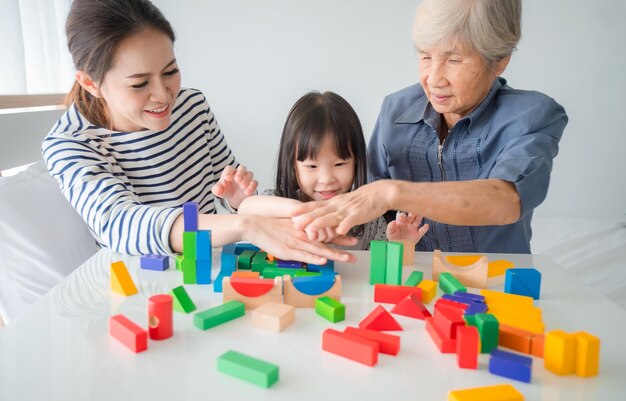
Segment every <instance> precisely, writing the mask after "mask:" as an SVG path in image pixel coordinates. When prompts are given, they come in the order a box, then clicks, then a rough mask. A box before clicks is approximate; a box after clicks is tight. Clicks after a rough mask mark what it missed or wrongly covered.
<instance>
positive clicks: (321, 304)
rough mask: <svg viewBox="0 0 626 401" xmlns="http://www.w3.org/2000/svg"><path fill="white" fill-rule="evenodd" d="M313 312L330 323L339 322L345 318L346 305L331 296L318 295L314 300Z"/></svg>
mask: <svg viewBox="0 0 626 401" xmlns="http://www.w3.org/2000/svg"><path fill="white" fill-rule="evenodd" d="M315 313H317V314H318V315H320V316H321V317H323V318H324V319H326V320H328V321H329V322H332V323H337V322H341V321H342V320H345V318H346V307H345V306H344V304H342V303H341V302H339V301H337V300H336V299H334V298H331V297H320V298H317V299H316V300H315Z"/></svg>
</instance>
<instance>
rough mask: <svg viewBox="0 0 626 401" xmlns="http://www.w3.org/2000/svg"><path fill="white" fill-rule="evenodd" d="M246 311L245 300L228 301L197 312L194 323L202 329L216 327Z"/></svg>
mask: <svg viewBox="0 0 626 401" xmlns="http://www.w3.org/2000/svg"><path fill="white" fill-rule="evenodd" d="M245 313H246V306H245V305H244V304H243V302H239V301H228V302H224V303H223V304H221V305H218V306H215V307H213V308H210V309H207V310H205V311H202V312H198V313H196V314H195V315H194V316H193V325H194V326H196V327H197V328H199V329H200V330H207V329H210V328H211V327H215V326H218V325H220V324H223V323H226V322H229V321H231V320H233V319H236V318H238V317H241V316H243V315H244V314H245Z"/></svg>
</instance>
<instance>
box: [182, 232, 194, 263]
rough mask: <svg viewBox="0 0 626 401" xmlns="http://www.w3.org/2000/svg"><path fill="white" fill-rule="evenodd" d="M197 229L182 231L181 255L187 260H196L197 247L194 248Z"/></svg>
mask: <svg viewBox="0 0 626 401" xmlns="http://www.w3.org/2000/svg"><path fill="white" fill-rule="evenodd" d="M197 235H198V232H197V231H185V232H183V257H184V258H185V259H189V260H196V257H197V256H198V254H197V252H198V249H197V248H196V236H197Z"/></svg>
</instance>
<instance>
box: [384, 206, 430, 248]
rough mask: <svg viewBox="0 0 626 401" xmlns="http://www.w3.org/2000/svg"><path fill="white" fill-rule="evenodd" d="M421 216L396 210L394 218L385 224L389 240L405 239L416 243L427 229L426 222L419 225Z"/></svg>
mask: <svg viewBox="0 0 626 401" xmlns="http://www.w3.org/2000/svg"><path fill="white" fill-rule="evenodd" d="M421 223H422V218H421V217H419V216H416V215H414V214H413V213H408V214H407V213H402V212H398V214H397V215H396V219H395V220H393V221H391V222H389V224H387V239H388V240H389V241H406V242H411V243H413V244H417V243H418V242H419V240H420V239H422V237H423V236H424V234H426V232H427V231H428V228H429V226H428V224H424V225H422V226H421V227H420V224H421Z"/></svg>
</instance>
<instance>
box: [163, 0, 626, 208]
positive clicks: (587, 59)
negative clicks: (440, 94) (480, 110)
mask: <svg viewBox="0 0 626 401" xmlns="http://www.w3.org/2000/svg"><path fill="white" fill-rule="evenodd" d="M154 2H155V3H156V4H157V5H158V6H159V7H160V8H161V9H162V11H163V12H164V13H165V15H166V16H167V17H168V18H169V19H170V21H171V22H172V24H173V25H174V28H175V30H176V32H177V35H178V40H177V43H176V53H177V58H178V61H179V65H180V67H181V70H182V74H183V85H185V86H190V87H195V88H198V89H201V90H202V91H203V92H204V93H205V94H206V95H207V97H208V99H209V102H210V103H211V105H212V107H213V109H214V111H215V113H216V115H217V118H218V121H219V122H220V124H221V126H222V130H223V131H224V133H225V134H226V136H227V138H228V141H229V143H230V145H231V147H232V148H233V149H234V151H235V153H236V155H237V156H238V158H239V160H240V161H241V162H243V163H244V164H246V165H248V166H249V167H250V168H251V169H252V170H254V171H255V173H256V175H257V177H258V178H259V180H260V183H261V187H263V188H265V187H268V186H271V185H272V179H273V178H272V177H273V174H274V165H275V161H276V154H277V148H278V142H279V138H280V133H281V129H282V125H283V123H284V119H285V117H286V114H287V112H288V111H289V108H290V107H291V105H292V104H293V103H294V102H295V100H297V98H298V97H300V96H301V95H303V94H304V93H305V92H307V91H309V90H312V89H317V90H321V91H323V90H333V91H335V92H337V93H339V94H341V95H342V96H344V97H345V98H346V99H347V100H348V101H349V102H350V103H351V104H352V105H353V106H354V108H355V110H356V111H357V113H358V114H359V116H360V118H361V121H362V123H363V127H364V130H365V132H366V136H367V137H368V138H369V134H370V132H371V130H372V127H373V125H374V122H375V119H376V116H377V114H378V110H379V107H380V103H381V101H382V99H383V97H384V96H385V95H386V94H389V93H391V92H394V91H396V90H398V89H401V88H403V87H405V86H408V85H410V84H412V83H414V82H416V80H417V71H416V61H415V56H414V52H413V49H412V43H411V39H410V27H411V21H412V17H413V13H414V10H415V7H416V5H417V3H418V2H417V1H416V0H393V1H386V2H383V1H378V0H341V1H337V0H335V1H333V0H314V1H313V0H297V1H287V0H264V1H258V0H257V1H254V0H230V1H223V0H220V1H217V0H203V1H200V0H197V1H184V2H180V1H179V2H175V1H171V0H154ZM625 18H626V5H625V3H624V2H623V1H622V0H595V1H588V0H550V1H540V0H526V1H525V2H524V21H523V39H522V41H521V43H520V44H519V51H518V52H517V53H516V54H515V55H514V57H513V60H512V62H511V64H510V66H509V68H508V70H507V71H506V72H505V73H504V74H503V75H504V76H505V77H506V78H507V79H508V81H509V84H510V85H511V86H513V87H516V88H523V89H535V90H540V91H542V92H545V93H547V94H549V95H551V96H552V97H554V98H555V99H556V100H557V101H558V102H560V103H561V104H562V105H563V106H564V107H565V109H566V110H567V112H568V114H569V116H570V123H569V125H568V127H567V129H566V132H565V135H564V138H563V140H562V142H561V151H560V154H559V156H558V157H557V159H556V161H555V168H554V172H553V176H552V185H551V188H550V192H549V195H548V199H547V200H546V202H545V203H544V204H543V205H541V206H540V208H539V209H538V210H537V214H538V215H543V216H557V217H558V216H577V217H617V216H623V215H624V213H625V212H626V180H625V179H624V177H623V175H624V173H625V172H626V161H625V159H624V157H623V155H624V151H625V150H626V139H625V138H626V137H625V135H624V133H623V132H622V126H623V125H624V124H623V123H620V122H619V121H620V120H621V119H622V118H621V117H622V116H623V115H624V113H625V112H626V103H625V101H624V98H623V97H624V95H625V94H626V79H625V78H624V75H623V74H624V71H626V56H625V53H626V52H624V50H623V49H624V41H625V40H626V24H624V23H623V21H624V19H625Z"/></svg>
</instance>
